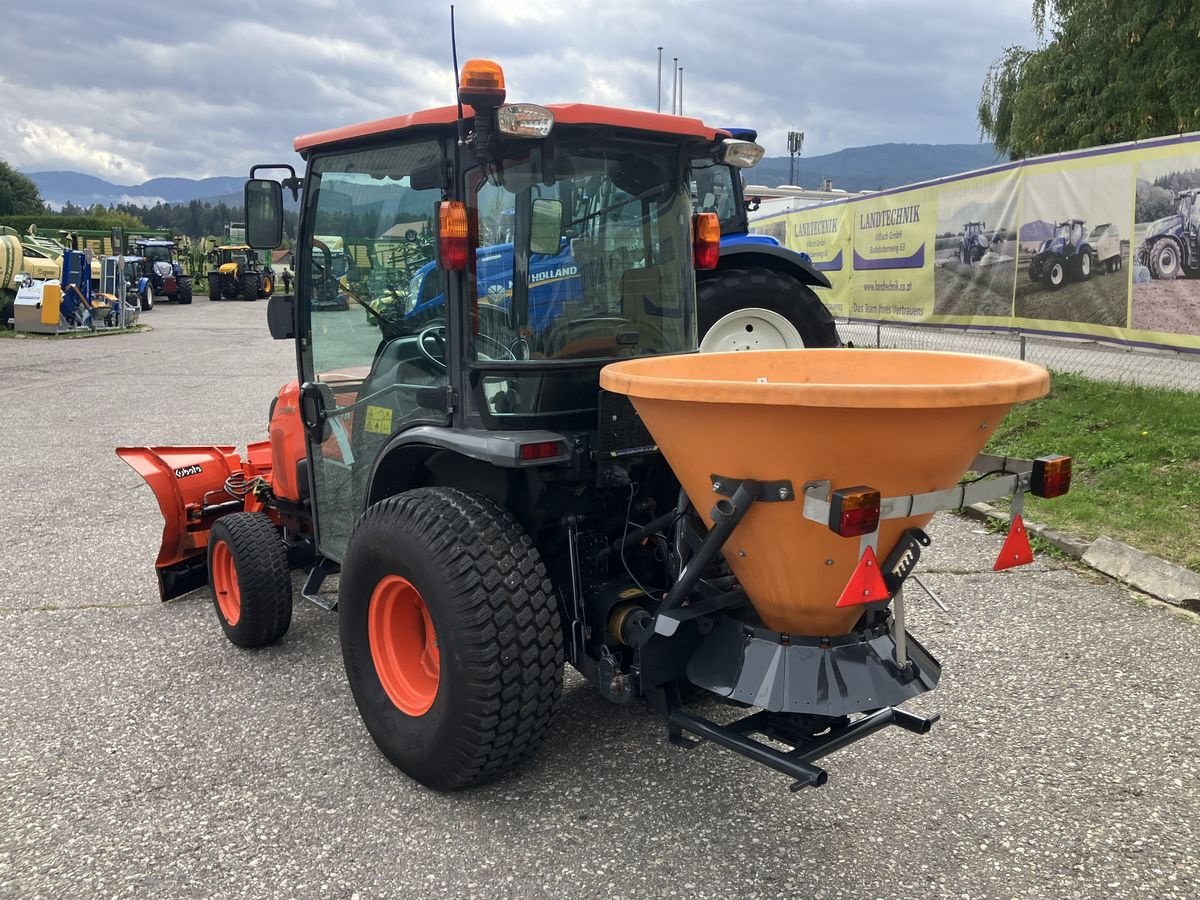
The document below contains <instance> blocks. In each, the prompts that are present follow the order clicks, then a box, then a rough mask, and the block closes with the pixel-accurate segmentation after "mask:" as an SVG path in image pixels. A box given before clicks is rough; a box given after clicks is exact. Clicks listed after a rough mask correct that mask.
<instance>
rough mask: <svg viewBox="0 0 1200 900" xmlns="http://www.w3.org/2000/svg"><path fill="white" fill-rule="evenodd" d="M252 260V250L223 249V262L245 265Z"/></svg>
mask: <svg viewBox="0 0 1200 900" xmlns="http://www.w3.org/2000/svg"><path fill="white" fill-rule="evenodd" d="M249 261H250V252H249V251H248V250H222V251H221V263H222V264H225V263H239V264H241V265H245V264H246V263H247V262H249Z"/></svg>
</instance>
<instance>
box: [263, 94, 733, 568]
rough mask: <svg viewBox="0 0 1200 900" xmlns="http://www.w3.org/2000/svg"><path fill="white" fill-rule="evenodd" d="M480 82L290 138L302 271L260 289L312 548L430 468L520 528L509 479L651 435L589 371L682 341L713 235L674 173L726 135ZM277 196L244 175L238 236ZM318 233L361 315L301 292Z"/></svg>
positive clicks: (721, 146) (268, 185) (587, 464)
mask: <svg viewBox="0 0 1200 900" xmlns="http://www.w3.org/2000/svg"><path fill="white" fill-rule="evenodd" d="M468 74H470V73H468ZM489 90H491V89H489V88H487V87H478V88H473V87H471V85H470V84H469V83H468V82H464V85H463V92H464V97H465V98H470V99H467V100H466V102H468V103H470V104H471V105H472V109H470V110H469V111H467V113H466V115H467V122H466V123H463V124H462V125H460V122H459V120H458V112H457V109H456V108H455V107H445V108H441V109H434V110H426V111H424V112H420V113H416V114H413V115H409V116H402V117H398V118H395V119H388V120H383V121H380V122H373V123H367V124H365V125H360V126H353V127H350V128H344V129H339V130H335V131H330V132H324V133H319V134H314V135H308V136H304V137H301V138H299V139H297V141H296V149H297V150H298V151H299V152H300V153H301V155H302V156H304V157H305V158H306V160H307V162H308V173H307V177H306V179H305V180H304V182H303V185H302V186H303V191H304V194H305V198H304V201H303V210H304V211H303V214H302V217H301V222H300V229H299V239H298V242H299V246H300V247H302V248H303V247H307V248H311V249H310V250H309V251H308V252H309V254H311V255H312V256H313V258H314V259H315V260H320V262H321V265H314V266H310V267H303V266H302V267H300V268H299V269H298V274H297V289H296V293H295V301H294V305H293V303H292V301H290V300H288V298H286V297H277V298H274V300H273V303H274V304H275V306H276V312H275V313H274V316H275V321H277V322H278V321H279V320H280V318H281V317H280V316H279V314H278V312H277V310H278V309H281V308H283V307H284V306H285V305H289V306H291V308H290V309H287V311H286V312H285V313H284V314H283V317H285V318H286V319H287V320H288V326H287V329H285V330H286V331H287V332H288V333H289V334H294V335H295V337H296V338H297V343H298V348H299V364H300V372H301V380H302V381H303V382H304V388H303V397H302V400H303V403H302V408H303V409H304V410H305V418H306V426H307V428H308V439H309V448H310V453H309V455H310V462H311V477H312V481H313V484H314V489H315V492H316V495H317V502H316V504H315V506H316V509H317V514H316V519H317V532H318V542H319V545H320V549H321V552H322V553H323V554H325V555H326V556H327V557H329V558H332V559H334V560H339V559H341V557H342V554H343V553H344V551H345V546H346V543H347V540H348V538H349V536H350V531H351V528H352V526H353V524H354V522H355V520H356V519H357V517H358V516H359V514H360V513H361V512H362V510H363V509H364V508H365V507H366V506H367V505H369V503H370V502H372V501H373V500H375V499H378V498H379V497H381V496H387V495H388V494H389V493H391V492H394V491H395V490H396V489H397V487H398V486H399V485H400V484H401V483H404V484H407V483H411V482H410V480H411V479H414V478H416V479H418V480H421V479H424V480H426V481H430V480H433V479H435V478H437V477H446V474H445V472H448V471H449V470H450V469H451V468H452V469H455V470H460V469H463V468H464V467H465V468H466V469H470V470H472V472H473V474H472V475H471V477H472V478H474V479H475V480H476V481H478V483H479V484H480V485H483V484H486V485H487V489H488V490H489V491H491V492H493V494H494V495H495V496H496V497H497V498H498V499H500V501H501V502H502V503H503V504H504V505H506V506H511V505H516V506H518V507H520V506H522V505H526V504H528V505H529V506H530V511H529V513H528V515H529V527H531V528H535V529H536V528H537V527H540V525H541V519H542V518H544V517H545V516H546V515H549V514H551V513H550V510H549V508H548V507H547V506H546V505H545V504H540V505H539V506H538V508H537V509H536V510H533V509H532V507H533V503H532V500H531V499H530V498H529V497H528V496H527V495H528V493H529V491H535V492H536V491H542V490H544V488H537V489H533V488H529V487H527V485H528V484H532V482H533V481H537V482H545V481H546V479H549V480H550V482H555V481H559V480H560V479H561V478H563V477H564V476H566V475H567V474H568V473H567V472H566V471H562V470H561V467H562V466H563V464H564V463H567V462H568V461H570V460H572V459H575V460H577V465H576V467H575V470H574V474H573V475H572V476H571V477H575V478H578V477H579V476H580V473H581V469H580V468H579V466H583V467H584V468H585V469H587V470H591V471H592V476H593V477H594V475H595V472H594V465H595V461H596V459H597V457H596V453H597V452H598V451H602V452H603V453H604V454H606V455H615V456H619V455H622V454H627V453H631V452H633V451H639V450H640V451H645V450H646V449H647V448H648V447H650V446H651V445H652V444H653V441H652V440H650V438H649V437H648V436H647V435H646V434H645V432H644V430H642V429H640V428H639V427H638V423H637V421H636V417H635V416H634V415H633V414H632V409H631V407H630V406H629V404H628V403H627V402H624V403H617V402H616V401H615V400H613V399H612V398H608V397H606V396H603V395H602V394H601V392H600V390H599V372H600V370H601V369H602V368H603V367H604V366H605V365H607V364H608V363H610V362H612V361H613V360H617V359H623V358H630V357H639V356H648V355H661V354H669V353H683V352H690V351H694V350H695V349H696V346H697V335H696V299H695V290H696V288H695V283H696V282H695V271H696V269H697V268H698V267H699V268H705V267H708V268H711V267H713V266H714V265H715V263H716V258H717V254H718V252H719V246H718V242H719V238H720V234H719V225H718V223H717V217H716V216H715V215H714V214H711V213H701V214H698V215H696V216H693V212H692V198H691V191H690V183H691V173H692V168H693V165H694V161H696V160H702V161H705V163H706V164H707V163H710V162H716V161H728V160H729V158H730V155H731V153H732V152H734V150H736V148H738V147H739V145H740V143H741V142H737V141H733V140H731V139H730V138H728V137H727V135H726V134H725V133H723V132H721V131H719V130H717V129H714V128H711V127H709V126H706V125H704V124H703V123H702V122H700V121H698V120H696V119H687V118H681V117H674V116H661V115H657V114H649V113H641V112H634V111H627V110H615V109H609V108H605V107H598V106H589V105H582V104H571V105H562V106H548V107H543V106H535V105H532V104H523V103H522V104H512V105H500V102H499V101H498V100H497V99H496V97H497V94H496V93H494V92H492V93H489V92H488V91H489ZM502 93H503V92H502V91H501V92H500V95H499V96H501V97H502ZM460 127H461V128H463V129H464V130H469V131H470V132H471V134H472V141H471V145H470V146H469V147H468V148H467V149H465V150H464V149H463V148H462V146H461V145H460V143H459V133H460ZM731 148H732V149H731ZM287 183H288V185H289V186H295V187H296V188H297V190H299V188H300V187H301V185H300V183H299V180H298V179H297V180H295V181H292V180H289V181H288V182H287ZM280 190H281V189H280V185H279V184H278V183H276V182H272V181H266V180H262V179H255V178H253V173H252V179H251V181H250V182H248V184H247V204H248V206H247V209H248V215H247V218H248V223H247V235H248V240H249V242H250V243H251V244H252V245H254V246H259V247H264V246H272V245H273V244H275V243H276V242H277V241H278V238H279V235H278V233H277V231H278V227H279V222H280V219H279V217H280V209H281V207H280V205H279V204H280V202H281V201H280V199H279V198H280V196H281V194H280ZM410 232H411V234H410ZM264 234H265V235H266V237H264ZM422 235H428V236H429V239H428V240H422ZM331 239H332V240H331ZM339 241H340V244H341V246H343V247H347V248H349V247H362V248H364V252H363V257H364V258H369V259H370V263H371V265H370V269H369V271H364V270H363V269H362V267H359V268H356V270H355V272H353V273H350V274H348V275H346V276H344V277H343V278H341V279H340V280H339V283H340V286H341V290H342V292H343V293H344V294H345V295H346V296H347V297H348V298H349V299H350V301H352V302H353V303H354V304H356V305H358V306H360V307H362V308H363V310H364V315H365V316H366V317H367V321H368V322H369V324H370V327H364V325H363V318H362V317H360V316H354V315H352V316H344V315H341V314H340V311H338V310H336V309H329V308H325V304H323V303H322V302H321V298H322V296H323V294H324V292H325V291H326V290H327V288H326V287H325V286H324V285H323V282H322V279H321V277H320V276H321V272H320V270H321V269H322V268H323V267H324V264H325V258H326V253H328V254H329V258H330V259H332V256H333V251H332V247H335V246H337V242H339ZM323 248H324V249H323ZM301 252H303V251H301ZM610 402H611V403H613V404H614V408H613V409H612V410H609V409H607V407H606V408H605V415H606V422H607V425H608V427H607V429H606V430H604V429H601V427H600V423H599V419H598V416H599V413H600V408H601V406H604V405H606V404H609V403H610ZM427 467H429V468H430V469H431V470H430V471H426V468H427ZM438 467H443V468H444V469H445V472H443V474H442V476H437V475H435V474H434V472H433V471H432V470H433V469H437V468H438ZM553 467H559V470H557V471H556V470H554V468H553ZM534 469H541V470H543V471H542V472H541V473H539V474H537V475H533V474H528V473H527V472H525V471H522V470H534ZM614 477H622V478H623V477H624V476H614ZM669 483H670V478H669V474H667V473H665V471H664V475H663V478H662V481H661V484H662V485H664V486H666V485H668V484H669ZM668 490H669V491H672V492H673V491H674V490H675V488H674V487H670V488H668ZM664 501H665V497H664Z"/></svg>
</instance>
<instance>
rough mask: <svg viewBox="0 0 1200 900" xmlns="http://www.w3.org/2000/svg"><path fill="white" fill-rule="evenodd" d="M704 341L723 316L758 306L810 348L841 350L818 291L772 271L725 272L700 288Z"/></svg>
mask: <svg viewBox="0 0 1200 900" xmlns="http://www.w3.org/2000/svg"><path fill="white" fill-rule="evenodd" d="M696 300H697V307H698V317H697V318H698V321H697V324H698V335H699V337H700V339H703V338H704V335H705V334H706V333H707V332H708V330H709V329H710V328H712V326H713V325H714V324H715V323H716V322H717V320H719V319H720V318H721V317H722V316H725V315H728V314H729V313H731V312H733V311H735V310H737V309H741V308H743V307H751V306H757V307H761V308H763V309H769V310H771V311H773V312H777V313H779V314H780V315H781V316H783V317H784V318H785V319H787V320H788V321H789V322H791V323H792V325H793V326H795V328H796V330H797V331H798V332H799V333H800V339H801V340H802V341H804V346H805V347H806V348H821V347H840V346H842V340H841V337H840V336H839V335H838V330H837V323H836V322H835V321H834V318H833V314H832V313H831V312H830V311H829V308H828V307H827V306H825V304H824V303H822V302H821V298H820V297H819V296H817V293H816V291H814V290H813V289H812V288H810V287H809V286H808V285H806V284H802V283H801V282H799V281H798V280H796V279H795V278H792V277H791V276H790V275H785V274H782V273H780V272H774V271H772V270H770V269H759V268H750V269H723V270H720V271H718V272H717V274H716V275H714V276H712V277H709V278H705V279H704V280H703V281H701V282H699V283H698V284H697V286H696Z"/></svg>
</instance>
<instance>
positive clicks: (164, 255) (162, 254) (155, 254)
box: [145, 247, 171, 263]
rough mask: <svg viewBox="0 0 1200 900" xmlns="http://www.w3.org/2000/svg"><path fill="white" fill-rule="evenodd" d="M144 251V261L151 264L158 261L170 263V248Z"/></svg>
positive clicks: (151, 248) (153, 248)
mask: <svg viewBox="0 0 1200 900" xmlns="http://www.w3.org/2000/svg"><path fill="white" fill-rule="evenodd" d="M145 249H146V259H148V260H149V261H150V262H152V263H155V262H159V261H160V260H165V261H166V262H170V261H171V248H170V247H146V248H145Z"/></svg>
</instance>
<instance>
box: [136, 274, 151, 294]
mask: <svg viewBox="0 0 1200 900" xmlns="http://www.w3.org/2000/svg"><path fill="white" fill-rule="evenodd" d="M149 283H150V279H149V278H148V277H146V276H145V275H143V276H142V277H141V278H139V279H138V283H137V291H138V294H139V295H141V294H144V293H146V285H148V284H149Z"/></svg>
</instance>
